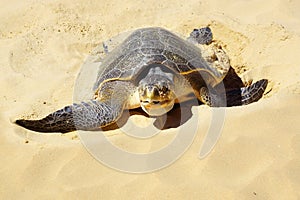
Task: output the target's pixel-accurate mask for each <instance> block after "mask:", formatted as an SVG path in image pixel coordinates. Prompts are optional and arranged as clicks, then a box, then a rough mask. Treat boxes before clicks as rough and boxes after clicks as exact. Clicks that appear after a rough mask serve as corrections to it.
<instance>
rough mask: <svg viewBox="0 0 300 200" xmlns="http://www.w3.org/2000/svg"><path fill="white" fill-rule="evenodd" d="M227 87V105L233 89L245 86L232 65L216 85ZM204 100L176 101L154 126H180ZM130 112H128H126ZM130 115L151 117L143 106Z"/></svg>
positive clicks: (120, 123)
mask: <svg viewBox="0 0 300 200" xmlns="http://www.w3.org/2000/svg"><path fill="white" fill-rule="evenodd" d="M223 84H224V87H225V91H226V97H227V99H228V101H227V105H230V103H231V102H229V101H230V100H233V98H232V94H231V91H234V90H236V89H239V88H241V87H244V86H245V85H244V83H243V81H242V79H241V78H240V77H239V76H238V75H237V73H236V72H235V70H234V69H233V68H232V67H230V68H229V71H228V73H227V75H226V76H225V78H224V79H223V82H222V85H221V84H220V86H216V87H223ZM237 100H241V95H238V94H234V101H237ZM201 105H203V103H202V102H200V101H198V100H197V99H196V97H195V98H194V99H191V100H189V101H186V102H181V103H180V104H179V103H176V104H175V105H174V107H173V109H172V110H170V111H169V112H168V113H167V114H166V115H163V116H161V117H155V121H154V124H153V125H154V126H155V127H156V128H158V129H160V130H165V129H170V128H178V127H179V126H181V125H183V124H184V123H186V122H187V121H188V120H189V119H190V118H191V117H192V116H193V113H192V107H193V106H201ZM125 113H128V112H125ZM129 115H130V116H132V115H142V116H145V117H150V116H149V115H147V114H146V113H145V112H144V111H143V110H142V109H141V108H137V109H132V110H129ZM128 119H129V116H128V114H123V115H122V116H121V117H120V119H119V120H118V121H117V122H115V123H113V124H111V125H109V126H106V127H104V128H102V130H103V131H109V130H115V129H119V128H121V127H123V126H124V125H125V124H126V123H127V121H128Z"/></svg>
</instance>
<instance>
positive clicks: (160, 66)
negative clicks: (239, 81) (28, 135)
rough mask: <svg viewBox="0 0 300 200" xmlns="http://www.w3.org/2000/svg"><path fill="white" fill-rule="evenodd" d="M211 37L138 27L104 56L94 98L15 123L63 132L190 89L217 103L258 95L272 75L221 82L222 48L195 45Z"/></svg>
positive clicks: (153, 111) (183, 96) (167, 102)
mask: <svg viewBox="0 0 300 200" xmlns="http://www.w3.org/2000/svg"><path fill="white" fill-rule="evenodd" d="M211 42H212V32H211V29H210V28H209V27H205V28H201V29H194V31H193V32H192V33H191V34H190V37H189V38H188V40H184V39H182V38H180V37H179V36H177V35H176V34H173V33H171V32H170V31H168V30H166V29H163V28H158V27H154V28H152V27H151V28H141V29H138V30H136V31H134V32H132V33H131V35H129V36H128V37H127V38H126V39H125V40H124V41H123V42H122V43H121V44H120V45H119V46H118V47H116V48H115V49H113V50H112V51H111V52H109V53H108V55H107V56H106V57H105V58H104V59H103V60H102V64H101V66H100V67H99V70H98V77H97V81H96V83H95V84H94V91H95V95H94V99H91V100H89V101H87V102H82V103H80V104H73V105H70V106H66V107H64V108H63V109H61V110H58V111H56V112H54V113H52V114H49V115H48V116H46V117H45V118H43V119H40V120H27V119H20V120H17V121H16V123H17V124H18V125H20V126H23V127H25V128H27V129H30V130H34V131H39V132H62V133H65V132H69V131H74V130H95V129H98V128H102V127H106V126H108V125H110V124H112V123H114V122H116V121H117V120H118V119H119V117H120V116H121V115H122V113H123V110H124V109H133V108H138V107H141V108H142V109H143V110H144V111H145V112H146V113H147V114H148V115H149V116H161V115H163V114H165V113H167V112H168V111H170V110H171V109H172V108H173V105H174V104H175V103H176V102H178V101H179V99H180V101H181V100H183V101H185V100H188V99H189V98H190V95H191V94H192V95H194V96H196V97H197V98H198V100H199V101H201V102H203V103H204V104H207V105H209V106H214V107H219V106H239V105H246V104H249V103H252V102H255V101H258V100H259V99H260V98H261V97H262V95H263V93H264V91H265V89H266V86H267V84H268V81H267V80H266V79H262V80H260V81H257V82H256V83H254V84H252V85H250V86H247V87H246V86H244V85H240V86H237V87H231V84H234V83H235V79H230V80H233V81H231V83H230V84H223V80H225V79H228V80H229V78H226V75H228V73H229V71H230V70H231V69H230V64H229V59H228V57H227V56H226V54H225V53H224V51H223V50H222V49H221V48H213V49H214V50H213V52H214V53H213V55H212V56H208V57H207V56H203V55H204V54H205V53H206V52H205V50H202V52H201V49H200V48H199V47H197V46H196V45H198V46H199V44H200V45H204V46H205V45H208V44H210V43H211ZM229 82H230V81H229ZM224 85H225V90H224ZM222 88H223V90H222Z"/></svg>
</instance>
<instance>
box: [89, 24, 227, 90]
mask: <svg viewBox="0 0 300 200" xmlns="http://www.w3.org/2000/svg"><path fill="white" fill-rule="evenodd" d="M151 64H161V65H164V66H166V67H167V68H169V69H171V70H172V71H175V72H176V73H180V74H183V75H184V76H189V74H190V73H191V72H199V73H200V74H201V76H204V79H205V82H206V84H208V85H211V86H215V85H217V84H218V83H219V82H221V81H222V80H223V78H224V76H225V75H226V73H221V72H219V71H218V70H217V69H215V68H212V67H211V66H210V65H209V64H208V63H207V62H206V61H205V60H204V59H203V58H202V56H201V51H200V49H199V48H198V47H196V46H195V45H193V44H191V43H190V42H188V41H185V40H184V39H182V38H180V37H179V36H177V35H175V34H173V33H171V32H170V31H168V30H165V29H163V28H142V29H138V30H135V31H134V32H132V33H131V34H130V35H129V36H128V37H127V38H126V39H125V40H124V41H123V42H122V43H120V45H118V46H117V47H116V48H114V49H113V50H112V51H110V52H109V53H108V54H107V56H106V57H105V58H103V60H101V65H100V66H99V68H98V72H97V79H96V82H95V84H94V90H96V89H97V88H98V87H99V86H100V85H101V83H103V82H107V81H110V80H133V79H135V78H136V77H137V76H138V75H139V74H140V73H141V72H142V71H143V70H144V69H145V68H147V67H148V66H149V65H151Z"/></svg>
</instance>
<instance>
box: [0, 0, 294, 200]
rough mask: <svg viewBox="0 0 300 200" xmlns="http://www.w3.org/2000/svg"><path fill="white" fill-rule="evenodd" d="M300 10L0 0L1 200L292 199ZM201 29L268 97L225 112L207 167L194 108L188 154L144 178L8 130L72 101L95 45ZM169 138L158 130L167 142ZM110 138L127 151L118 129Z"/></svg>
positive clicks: (287, 5)
mask: <svg viewBox="0 0 300 200" xmlns="http://www.w3.org/2000/svg"><path fill="white" fill-rule="evenodd" d="M299 8H300V2H299V1H293V0H289V1H284V0H272V1H264V2H262V1H258V0H251V1H243V0H237V1H231V0H229V1H222V2H220V1H217V0H211V1H209V2H208V1H207V2H204V1H197V0H190V1H186V2H182V1H180V0H176V1H172V2H170V1H165V0H163V1H130V0H123V1H119V0H113V1H83V0H75V1H74V0H72V1H70V0H61V1H16V0H11V1H7V2H4V1H2V2H1V3H0V21H1V23H0V66H1V68H0V70H1V71H0V72H1V78H0V81H1V84H0V93H1V97H0V99H1V100H0V101H1V104H0V118H1V121H0V126H1V134H0V163H1V168H0V177H1V178H0V198H1V199H53V198H55V199H87V198H89V199H299V198H300V192H299V188H300V158H299V154H300V135H299V133H300V123H299V122H300V121H299V112H300V101H299V98H300V79H299V77H300V59H299V55H300V48H299V46H300V23H299V19H300V14H299V12H298V10H299ZM206 25H210V27H211V28H212V30H213V32H214V38H215V40H216V41H218V42H219V43H220V44H222V45H223V48H224V49H225V51H226V52H227V54H228V55H229V57H230V59H231V65H232V66H233V67H234V68H235V69H236V71H237V72H238V73H239V74H240V75H241V76H242V77H243V79H244V80H249V79H253V80H254V81H256V80H259V79H261V78H267V79H269V80H270V84H269V88H268V89H269V90H270V92H269V93H268V94H267V95H265V96H264V98H263V99H262V100H260V101H259V102H257V103H253V104H251V105H248V106H244V107H234V108H228V109H226V118H225V123H224V127H223V130H222V135H221V137H220V139H219V140H218V143H217V145H216V146H215V148H214V149H213V151H212V152H211V153H210V154H209V155H208V156H207V157H205V158H204V159H198V153H199V149H200V146H201V144H202V142H203V140H204V136H205V131H207V127H208V126H209V123H210V119H209V113H210V111H211V110H210V108H208V107H206V106H199V107H196V108H195V110H196V111H197V112H199V115H200V116H201V120H202V121H201V122H202V123H201V124H200V126H199V129H198V130H197V131H198V133H197V135H196V137H195V140H194V142H193V143H192V145H191V147H190V148H189V149H188V150H187V151H186V152H185V154H184V155H183V156H182V157H181V158H180V159H179V160H177V161H176V162H175V163H173V164H172V165H170V166H169V167H167V168H164V169H161V170H158V171H156V172H152V173H148V174H130V173H123V172H119V171H116V170H113V169H110V168H109V167H106V166H104V165H103V164H101V163H99V162H98V161H97V160H95V159H94V158H93V157H92V156H91V155H90V154H89V153H88V152H87V150H86V149H85V148H84V146H83V145H82V144H81V142H80V140H79V139H78V136H77V133H76V132H74V133H69V134H64V135H61V134H40V133H36V132H32V131H28V130H25V129H23V128H21V127H18V126H16V125H15V124H14V123H13V121H14V120H16V119H18V118H21V117H25V118H32V119H33V118H39V117H43V116H45V115H46V114H48V113H50V112H52V111H55V110H57V109H58V108H61V107H63V106H64V105H67V104H70V103H72V97H73V89H74V83H75V80H76V77H77V74H78V72H79V71H80V68H81V65H82V63H83V62H84V60H85V58H86V57H87V56H88V55H89V54H90V52H91V51H92V50H93V49H94V48H95V47H96V46H97V45H98V44H101V42H102V41H103V40H107V39H109V38H110V37H112V36H114V35H116V34H118V33H121V32H124V31H127V30H132V29H135V28H138V27H147V26H161V27H165V28H167V29H169V30H172V31H174V32H177V33H179V34H181V35H188V34H189V32H190V31H191V30H192V29H193V28H197V27H201V26H206ZM139 117H141V116H139ZM140 119H142V118H140ZM175 131H176V129H169V130H167V131H166V132H167V133H166V135H167V136H166V137H165V138H166V140H167V139H169V138H168V135H172V133H173V132H175ZM110 138H112V140H113V141H115V143H116V144H119V146H120V147H124V148H126V147H128V148H129V149H131V150H135V147H134V146H133V144H134V143H130V141H129V139H128V138H127V139H126V138H125V136H124V135H122V134H121V133H119V132H118V130H115V131H114V132H113V133H112V134H111V137H110ZM161 141H163V140H161ZM161 141H160V142H161ZM152 145H154V146H155V144H152ZM142 150H145V149H142Z"/></svg>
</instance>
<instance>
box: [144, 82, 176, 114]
mask: <svg viewBox="0 0 300 200" xmlns="http://www.w3.org/2000/svg"><path fill="white" fill-rule="evenodd" d="M168 94H169V92H167V93H163V94H162V92H160V91H159V89H158V88H157V87H156V86H152V85H150V86H146V87H145V88H144V89H143V91H141V92H140V101H141V107H142V109H143V110H144V111H145V112H146V113H147V114H149V115H150V116H160V115H163V114H165V113H167V112H169V111H170V110H171V109H172V108H173V106H174V100H173V99H174V98H173V96H172V95H168Z"/></svg>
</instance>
